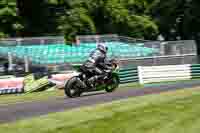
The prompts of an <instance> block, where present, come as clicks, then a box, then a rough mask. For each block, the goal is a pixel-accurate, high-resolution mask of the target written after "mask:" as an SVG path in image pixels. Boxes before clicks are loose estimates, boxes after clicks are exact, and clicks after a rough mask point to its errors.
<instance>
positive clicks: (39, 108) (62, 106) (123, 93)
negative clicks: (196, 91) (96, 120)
mask: <svg viewBox="0 0 200 133" xmlns="http://www.w3.org/2000/svg"><path fill="white" fill-rule="evenodd" d="M195 86H200V81H191V82H188V81H187V82H181V83H176V84H168V85H159V86H148V87H144V88H142V89H141V88H140V89H133V90H118V91H116V92H113V93H99V94H98V95H84V96H82V97H80V98H74V99H69V98H64V97H63V98H55V99H53V100H45V101H39V102H30V103H19V104H15V105H3V106H0V124H2V123H8V122H13V121H16V120H21V119H25V118H30V117H36V116H40V115H45V114H48V113H52V112H60V111H64V110H69V109H72V108H78V107H82V106H89V105H94V104H100V103H106V102H111V101H115V100H120V99H126V98H129V97H134V96H143V95H147V94H155V93H161V92H166V91H172V90H177V89H184V88H190V87H195Z"/></svg>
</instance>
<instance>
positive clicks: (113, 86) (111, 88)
mask: <svg viewBox="0 0 200 133" xmlns="http://www.w3.org/2000/svg"><path fill="white" fill-rule="evenodd" d="M118 86H119V78H118V77H117V76H113V78H112V79H111V81H110V83H109V84H108V85H107V87H106V89H105V90H106V92H113V91H114V90H115V89H116V88H117V87H118Z"/></svg>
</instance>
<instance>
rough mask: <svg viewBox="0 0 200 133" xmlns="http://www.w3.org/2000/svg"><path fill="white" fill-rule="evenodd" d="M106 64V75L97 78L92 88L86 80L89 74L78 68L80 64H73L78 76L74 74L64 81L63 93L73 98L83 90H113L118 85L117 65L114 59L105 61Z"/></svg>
mask: <svg viewBox="0 0 200 133" xmlns="http://www.w3.org/2000/svg"><path fill="white" fill-rule="evenodd" d="M106 65H107V66H108V67H106V68H109V69H105V70H104V72H105V73H106V76H105V77H102V78H101V79H98V80H97V81H96V82H95V84H94V87H93V88H91V86H90V85H88V84H87V80H88V79H89V77H90V76H89V75H88V74H87V73H84V72H82V71H81V70H80V66H81V65H76V66H74V68H75V69H76V70H77V71H78V72H80V73H79V75H78V76H74V77H72V78H70V79H69V80H68V81H67V82H66V84H65V88H64V89H65V94H66V95H67V96H68V97H70V98H73V97H79V96H80V95H81V94H82V93H83V92H91V91H101V90H106V91H107V92H113V91H114V90H115V89H116V88H117V87H118V86H119V75H118V70H119V67H118V64H117V63H116V61H115V60H110V61H109V62H108V63H106Z"/></svg>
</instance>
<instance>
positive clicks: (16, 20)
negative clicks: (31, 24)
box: [0, 0, 23, 37]
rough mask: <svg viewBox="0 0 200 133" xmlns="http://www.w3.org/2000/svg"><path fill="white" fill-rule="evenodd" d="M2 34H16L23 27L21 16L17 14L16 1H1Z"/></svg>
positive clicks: (0, 29) (4, 35)
mask: <svg viewBox="0 0 200 133" xmlns="http://www.w3.org/2000/svg"><path fill="white" fill-rule="evenodd" d="M0 25H1V27H0V32H1V33H0V34H1V35H0V36H1V37H6V36H7V35H10V36H16V35H17V32H18V31H19V30H21V29H22V28H23V26H22V25H21V24H20V17H19V16H17V8H16V2H15V1H8V0H2V1H1V2H0Z"/></svg>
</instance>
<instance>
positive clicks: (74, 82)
mask: <svg viewBox="0 0 200 133" xmlns="http://www.w3.org/2000/svg"><path fill="white" fill-rule="evenodd" d="M77 78H78V77H72V78H71V79H69V80H68V81H67V83H66V84H65V88H64V89H65V94H66V95H67V96H68V97H70V98H74V97H80V95H81V90H80V87H79V85H78V79H77Z"/></svg>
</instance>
